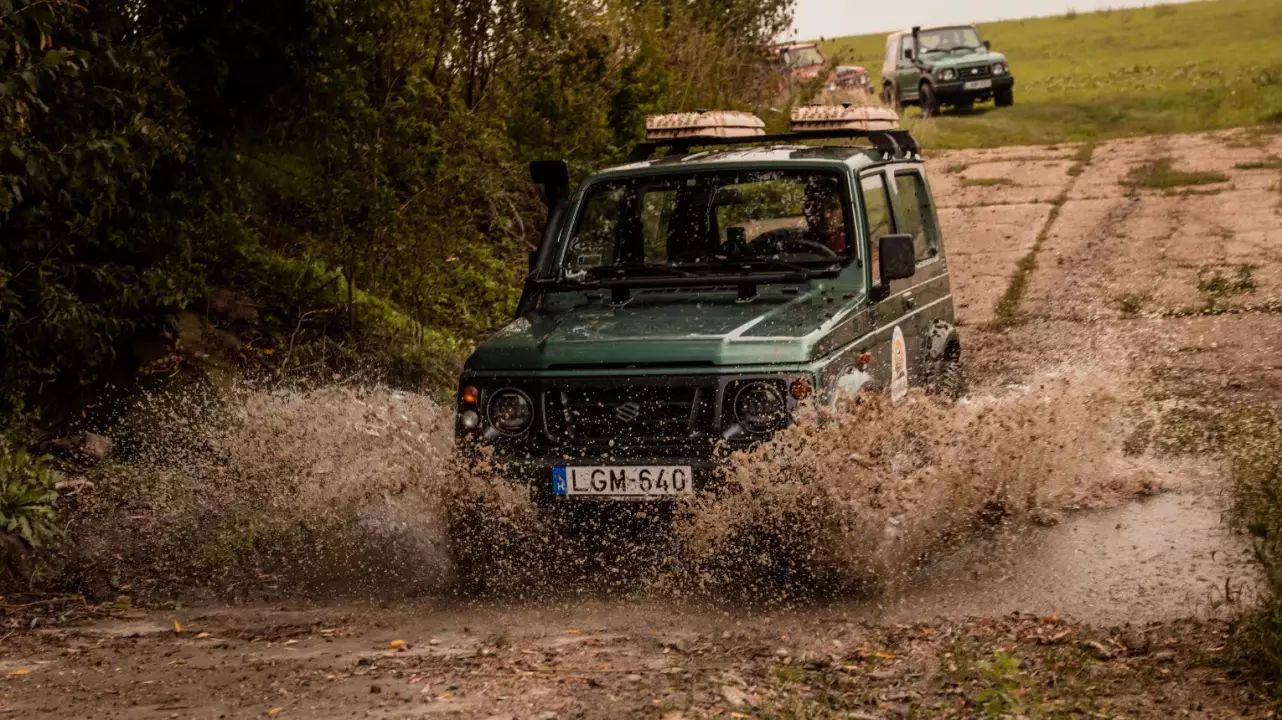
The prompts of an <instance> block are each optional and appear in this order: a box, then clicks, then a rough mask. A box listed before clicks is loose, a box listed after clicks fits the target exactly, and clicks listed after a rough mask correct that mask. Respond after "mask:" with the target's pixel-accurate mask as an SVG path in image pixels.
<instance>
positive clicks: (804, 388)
mask: <svg viewBox="0 0 1282 720" xmlns="http://www.w3.org/2000/svg"><path fill="white" fill-rule="evenodd" d="M814 391H815V388H814V386H812V385H811V384H810V381H809V380H807V379H805V378H797V379H796V380H793V381H792V385H791V386H790V387H789V388H788V392H790V393H792V396H793V397H794V398H796V399H797V400H805V399H806V398H808V397H810V395H811V393H813V392H814Z"/></svg>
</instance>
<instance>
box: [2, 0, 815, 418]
mask: <svg viewBox="0 0 1282 720" xmlns="http://www.w3.org/2000/svg"><path fill="white" fill-rule="evenodd" d="M791 5H792V0H733V1H732V2H717V1H714V0H689V1H682V2H676V1H675V0H658V1H656V2H646V3H636V2H631V1H630V0H610V1H608V2H598V1H597V0H501V1H500V2H478V1H477V0H342V2H340V1H339V0H260V1H257V2H228V3H209V2H206V1H205V0H173V1H172V2H163V3H161V2H135V3H81V2H78V1H77V0H0V233H2V234H3V236H4V238H5V241H4V243H3V244H2V245H0V421H3V420H4V419H5V418H10V417H13V416H14V415H15V414H17V413H18V412H21V411H22V409H23V407H24V406H26V407H28V408H30V407H35V408H36V409H43V408H45V407H46V406H48V405H50V404H54V400H53V398H65V397H72V398H80V399H79V400H78V402H80V403H83V402H84V399H83V398H84V397H86V396H82V395H81V394H80V393H81V391H82V389H89V390H93V389H94V388H96V387H100V386H102V385H103V384H105V382H106V381H108V380H112V381H122V380H123V381H127V380H128V378H129V377H130V376H131V374H132V373H134V372H136V370H137V367H138V366H139V365H140V364H141V363H142V362H143V358H142V357H140V356H136V353H135V352H134V348H135V347H137V346H139V345H140V344H144V343H146V342H149V341H154V340H155V339H156V338H157V337H159V336H160V335H161V333H162V332H163V330H164V328H165V325H166V318H167V317H169V316H172V315H174V314H175V313H179V312H182V311H184V310H186V309H188V308H190V309H192V310H204V311H205V312H206V313H208V312H209V310H208V308H209V307H211V306H212V305H214V304H216V303H213V302H212V301H211V298H212V297H214V296H215V295H217V294H218V293H219V292H223V291H228V290H230V291H234V292H235V293H237V295H238V296H239V297H242V298H244V303H243V304H244V305H247V306H249V307H252V308H254V309H255V314H256V316H257V320H256V321H254V322H252V323H250V322H240V321H234V322H231V323H230V328H229V329H230V330H232V331H234V332H235V333H237V334H238V335H239V336H241V338H242V339H244V340H246V341H247V342H251V343H253V344H255V345H256V346H260V347H261V346H269V347H271V348H274V349H278V350H281V352H277V353H275V354H274V355H273V357H275V358H279V359H280V360H281V362H283V363H284V364H285V365H286V366H289V367H298V366H303V365H307V366H320V367H324V366H325V365H327V364H329V363H332V362H342V363H355V362H359V361H364V362H366V363H369V364H374V365H377V366H380V367H381V368H382V369H386V370H390V371H391V374H392V375H393V376H395V377H403V378H406V379H409V380H412V381H422V380H423V379H425V378H428V377H431V378H434V379H439V378H441V377H443V376H446V375H449V374H451V372H452V370H451V368H452V366H453V365H454V364H455V363H456V362H457V359H458V356H459V355H460V354H461V353H463V352H464V351H465V350H466V348H467V346H468V343H469V342H470V341H471V340H474V339H476V338H478V337H480V336H482V335H484V334H486V333H488V332H489V331H491V330H493V329H494V328H495V327H496V326H497V325H499V324H501V323H502V322H504V321H506V320H507V319H508V318H509V317H510V315H511V313H512V312H513V310H514V307H515V302H516V298H517V294H518V284H519V280H520V279H521V275H522V274H523V272H524V258H525V253H526V251H527V250H528V249H529V248H531V247H532V246H533V244H534V243H535V242H537V239H538V235H539V227H538V225H539V223H540V222H541V219H542V214H543V209H542V203H541V201H540V199H539V197H538V195H537V192H536V190H535V188H534V187H533V186H532V185H531V184H530V182H529V180H528V178H527V176H526V169H525V163H527V162H528V161H529V160H532V159H538V158H546V157H558V156H560V157H565V158H567V160H568V161H569V162H570V163H571V167H572V168H573V171H574V172H575V174H576V175H580V176H581V175H582V174H584V173H587V172H589V171H591V170H593V169H595V168H596V167H598V166H599V165H601V164H603V163H606V162H610V161H613V160H617V159H618V158H620V157H622V156H623V154H624V153H625V152H626V150H627V149H628V146H629V145H630V144H631V143H633V142H634V141H635V140H637V139H639V138H640V137H641V134H642V133H643V129H644V116H645V115H646V114H648V113H651V112H654V111H657V110H660V109H671V110H689V109H696V108H700V107H748V106H753V105H757V104H760V103H761V102H762V101H763V98H765V97H766V95H767V94H768V93H769V91H770V88H771V87H772V84H771V83H770V82H769V81H768V80H769V71H768V68H767V65H766V62H765V60H764V58H763V57H762V54H761V52H760V50H761V47H762V46H763V45H764V44H765V43H766V42H768V41H769V39H770V38H772V37H773V36H774V35H775V34H777V32H778V31H780V30H781V29H783V28H786V27H787V26H788V25H789V23H790V17H791ZM216 315H217V314H216V313H215V316H214V317H213V318H212V321H213V322H215V323H219V322H225V321H224V320H223V319H221V318H219V317H217V316H216ZM78 410H79V408H78V407H77V408H75V412H76V414H78Z"/></svg>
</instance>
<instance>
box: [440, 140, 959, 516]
mask: <svg viewBox="0 0 1282 720" xmlns="http://www.w3.org/2000/svg"><path fill="white" fill-rule="evenodd" d="M892 116H893V115H892ZM754 120H755V118H754ZM830 124H831V123H830ZM815 139H827V140H837V141H838V142H837V143H836V144H830V145H816V144H805V143H806V142H807V141H811V140H815ZM869 143H870V144H869ZM661 150H666V153H665V154H663V155H662V156H660V157H653V155H654V154H655V153H657V152H659V151H661ZM631 159H632V160H634V161H633V162H629V163H628V164H626V165H622V166H619V167H615V168H611V169H608V170H605V171H603V172H600V173H597V174H595V175H592V176H591V177H589V178H587V179H586V180H585V181H584V182H583V183H582V184H581V185H580V186H579V187H578V188H577V189H576V190H574V192H573V193H570V189H569V182H568V173H567V172H566V167H565V164H564V163H562V162H560V161H550V162H538V163H534V165H533V166H532V173H533V176H534V179H535V182H536V183H539V184H541V185H542V186H543V189H544V194H545V198H546V199H547V201H548V204H549V219H548V223H547V226H546V229H545V231H544V233H543V238H542V242H541V245H540V247H539V250H538V251H537V253H532V254H531V268H530V273H529V275H528V277H527V280H526V283H525V289H524V294H523V297H522V299H521V304H520V308H519V310H518V316H517V318H516V319H515V320H513V321H512V322H511V323H510V324H508V325H507V326H506V327H504V328H503V329H502V330H500V331H499V332H498V333H496V334H495V335H494V337H493V338H491V339H490V340H489V341H487V342H485V343H484V344H482V345H481V346H480V347H479V348H478V349H477V350H476V352H475V353H474V354H473V355H472V356H471V357H470V358H469V359H468V361H467V363H466V366H465V369H464V372H463V375H462V378H461V381H460V386H459V393H458V404H457V409H456V414H455V420H456V432H457V436H458V439H459V443H460V447H462V448H464V449H467V450H474V449H480V448H489V449H492V451H493V457H494V458H495V460H497V462H498V463H500V464H501V465H503V466H505V467H506V469H507V470H508V471H509V472H510V473H511V474H513V475H517V476H520V477H523V478H525V479H527V480H529V481H530V482H531V483H532V487H533V488H534V490H535V494H536V497H539V498H543V499H560V500H562V501H566V500H571V501H572V500H580V501H581V500H584V499H602V498H605V499H646V500H662V499H669V500H670V499H672V498H674V497H680V496H684V495H689V494H692V493H694V492H696V491H698V490H702V489H704V488H707V487H709V486H710V485H711V484H715V482H716V480H717V467H718V459H719V458H722V457H724V453H725V452H726V451H728V450H734V449H740V448H746V447H750V446H752V445H754V444H757V443H760V442H762V441H763V440H766V439H768V438H770V437H771V435H772V434H773V433H775V432H777V431H779V430H781V429H783V428H785V427H787V426H788V425H789V424H790V423H791V422H792V414H793V412H794V411H795V410H796V409H797V408H798V406H799V404H801V403H803V402H815V403H826V404H830V403H835V402H836V400H837V398H838V397H839V395H841V394H843V393H857V392H861V391H867V390H883V389H884V390H888V391H889V392H890V393H891V395H892V397H894V398H896V399H898V398H900V397H902V396H903V394H904V393H906V392H907V390H908V388H909V386H911V385H915V384H926V385H928V386H929V387H931V388H936V389H941V390H945V391H950V392H955V391H956V390H957V388H958V383H959V382H960V353H961V346H960V344H959V341H958V337H957V333H956V331H955V329H954V327H953V300H952V293H951V290H950V289H949V276H948V265H947V262H946V259H945V255H944V251H943V242H942V238H941V237H940V232H939V223H938V221H937V220H936V215H935V206H934V202H933V201H932V199H931V193H930V186H929V184H928V183H927V180H926V174H925V170H924V167H923V165H922V160H921V156H920V154H919V150H918V146H917V143H916V142H915V141H914V140H913V138H912V137H911V136H909V135H908V134H907V133H906V132H903V131H901V130H897V129H896V130H884V131H865V130H849V129H835V130H833V129H829V130H821V131H817V132H809V133H800V132H798V133H788V134H784V135H775V136H753V137H694V138H692V137H685V138H678V139H671V140H663V141H658V142H649V143H645V144H642V145H641V146H639V147H638V148H637V150H636V151H635V152H634V153H633V157H632V158H631Z"/></svg>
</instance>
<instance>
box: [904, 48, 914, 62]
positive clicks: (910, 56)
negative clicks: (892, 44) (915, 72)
mask: <svg viewBox="0 0 1282 720" xmlns="http://www.w3.org/2000/svg"><path fill="white" fill-rule="evenodd" d="M904 57H906V58H908V59H909V60H912V59H913V49H912V48H904Z"/></svg>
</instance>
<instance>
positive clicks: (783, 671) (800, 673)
mask: <svg viewBox="0 0 1282 720" xmlns="http://www.w3.org/2000/svg"><path fill="white" fill-rule="evenodd" d="M775 678H777V679H778V680H779V682H782V683H800V682H805V680H806V673H805V671H804V670H802V669H801V668H799V667H797V666H796V665H776V666H775Z"/></svg>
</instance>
